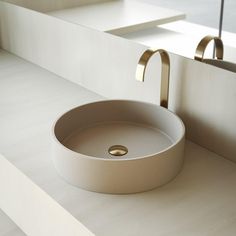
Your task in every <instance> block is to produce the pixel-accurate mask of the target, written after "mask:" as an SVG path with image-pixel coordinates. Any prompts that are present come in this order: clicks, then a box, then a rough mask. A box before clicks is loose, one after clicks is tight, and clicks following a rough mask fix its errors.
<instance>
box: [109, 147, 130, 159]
mask: <svg viewBox="0 0 236 236" xmlns="http://www.w3.org/2000/svg"><path fill="white" fill-rule="evenodd" d="M108 152H109V154H111V155H112V156H116V157H121V156H124V155H125V154H127V153H128V148H127V147H125V146H122V145H113V146H111V147H110V148H109V149H108Z"/></svg>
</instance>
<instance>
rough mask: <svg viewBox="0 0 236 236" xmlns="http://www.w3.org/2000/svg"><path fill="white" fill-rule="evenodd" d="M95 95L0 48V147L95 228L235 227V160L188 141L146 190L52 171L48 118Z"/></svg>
mask: <svg viewBox="0 0 236 236" xmlns="http://www.w3.org/2000/svg"><path fill="white" fill-rule="evenodd" d="M101 99H104V98H103V97H102V96H100V95H97V94H95V93H93V92H91V91H89V90H87V89H85V88H83V87H80V86H78V85H76V84H74V83H71V82H69V81H67V80H65V79H63V78H60V77H58V76H56V75H55V74H52V73H50V72H48V71H46V70H44V69H42V68H40V67H38V66H35V65H33V64H31V63H28V62H26V61H24V60H22V59H20V58H18V57H16V56H14V55H11V54H9V53H7V52H5V51H0V131H1V132H0V140H1V141H0V152H1V153H2V154H3V155H4V157H5V158H6V159H7V160H8V161H9V162H10V163H11V164H13V165H14V167H16V168H17V169H18V170H20V171H21V172H22V173H24V175H26V177H27V178H28V179H30V180H31V181H32V183H33V184H34V185H37V186H38V187H39V188H40V189H42V190H43V191H44V193H45V194H47V195H48V196H50V197H51V198H52V199H53V201H55V202H57V203H59V204H60V205H61V206H62V208H63V209H64V210H65V211H67V212H69V213H70V214H71V215H72V216H74V218H75V219H76V220H78V221H80V222H81V223H82V224H83V225H84V226H85V227H87V228H88V229H89V230H90V231H92V232H93V233H94V234H95V235H97V236H106V235H107V236H108V235H109V236H110V235H112V236H116V235H119V236H120V235H124V236H126V235H127V236H131V235H134V236H137V235H140V236H143V235H163V236H164V235H165V236H167V235H171V236H172V235H181V236H184V235H186V236H187V235H188V236H189V235H199V236H202V235H208V236H209V235H212V236H213V235H214V236H216V235H220V236H222V235H227V236H228V235H232V236H233V235H235V234H236V205H235V198H236V188H235V182H236V165H235V164H234V163H232V162H230V161H228V160H226V159H224V158H222V157H221V156H219V155H217V154H215V153H212V152H210V151H208V150H207V149H204V148H202V147H200V146H198V145H196V144H194V143H192V142H190V141H187V142H186V154H185V164H184V167H183V170H182V172H181V173H180V174H179V175H178V176H177V177H176V178H175V179H174V180H173V181H172V182H170V183H169V184H167V185H165V186H163V187H161V188H158V189H155V190H153V191H149V192H145V193H140V194H131V195H106V194H98V193H92V192H87V191H85V190H81V189H79V188H76V187H73V186H71V185H69V184H67V183H66V182H65V181H64V180H63V179H62V178H61V177H59V176H58V175H57V173H56V171H55V169H54V167H53V165H52V161H51V158H50V155H51V154H50V143H51V127H52V123H53V122H54V120H55V119H56V118H57V117H58V115H60V114H61V113H63V112H64V111H66V110H69V109H70V108H72V107H74V106H77V105H80V104H84V103H88V102H92V101H96V100H101ZM6 182H7V180H6ZM45 211H46V209H45ZM22 214H23V213H22ZM22 217H23V216H22ZM0 232H1V230H0ZM38 235H39V234H38ZM84 235H85V234H84Z"/></svg>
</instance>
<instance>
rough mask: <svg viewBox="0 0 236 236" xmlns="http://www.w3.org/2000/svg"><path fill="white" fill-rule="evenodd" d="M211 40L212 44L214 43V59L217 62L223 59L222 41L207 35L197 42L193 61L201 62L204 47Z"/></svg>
mask: <svg viewBox="0 0 236 236" xmlns="http://www.w3.org/2000/svg"><path fill="white" fill-rule="evenodd" d="M211 40H214V42H215V50H216V58H217V59H218V60H222V59H223V54H224V45H223V42H222V40H221V39H220V38H219V37H215V36H210V35H208V36H206V37H204V38H203V39H202V40H201V41H200V42H199V44H198V46H197V48H196V52H195V57H194V59H195V60H197V61H203V57H204V53H205V50H206V47H207V45H208V44H209V43H210V41H211Z"/></svg>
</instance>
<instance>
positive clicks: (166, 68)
mask: <svg viewBox="0 0 236 236" xmlns="http://www.w3.org/2000/svg"><path fill="white" fill-rule="evenodd" d="M155 53H159V54H160V57H161V63H162V65H161V92H160V105H161V106H162V107H165V108H168V100H169V76H170V58H169V55H168V53H167V51H165V50H163V49H148V50H146V51H145V52H144V53H143V54H142V56H141V57H140V59H139V62H138V65H137V69H136V79H137V80H138V81H141V82H144V77H145V72H146V68H147V64H148V61H149V60H150V58H151V57H152V56H153V55H154V54H155Z"/></svg>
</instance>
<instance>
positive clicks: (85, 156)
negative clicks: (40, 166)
mask: <svg viewBox="0 0 236 236" xmlns="http://www.w3.org/2000/svg"><path fill="white" fill-rule="evenodd" d="M106 102H110V103H112V102H133V103H136V104H138V103H141V104H144V105H148V106H153V107H155V108H158V109H160V110H162V111H164V112H167V113H169V114H170V115H171V116H173V117H174V119H177V120H178V122H179V123H180V125H181V134H180V137H179V138H178V139H177V141H174V142H173V143H172V144H171V145H170V146H168V147H167V148H165V149H163V150H161V151H159V152H155V153H152V154H149V155H144V156H137V157H132V158H128V159H125V158H121V159H117V158H110V159H108V158H104V157H94V156H89V155H86V154H83V153H80V152H76V151H74V150H72V149H70V148H68V147H67V146H65V145H64V144H63V143H62V142H60V141H59V140H58V138H57V136H56V132H55V127H56V125H57V122H58V121H59V120H60V119H61V118H62V117H63V116H64V115H66V114H67V113H69V112H72V111H74V110H76V109H78V108H81V107H85V106H88V105H90V104H98V103H106ZM94 124H95V123H94ZM97 124H99V123H97ZM136 124H141V123H136ZM150 127H151V126H150ZM159 130H160V131H161V132H163V131H162V130H161V129H159ZM185 131H186V129H185V125H184V123H183V121H182V120H181V119H180V117H179V116H177V115H176V114H175V113H174V112H172V111H170V110H169V109H166V108H164V107H162V106H160V105H157V104H154V103H150V102H144V101H139V100H131V99H130V100H129V99H105V100H99V101H94V102H89V103H85V104H82V105H79V106H76V107H74V108H72V109H70V110H68V111H66V112H64V113H62V114H61V115H59V116H58V117H57V119H56V120H55V121H54V123H53V126H52V134H53V135H52V136H53V139H54V141H56V143H57V144H58V145H60V146H61V147H62V148H64V149H65V150H67V151H70V152H72V153H74V154H77V155H78V154H79V155H80V158H85V159H88V158H89V159H91V160H95V161H107V162H114V161H118V162H127V161H135V160H142V159H146V158H150V157H154V156H155V157H156V156H157V155H159V154H161V153H164V152H166V151H168V150H170V149H172V148H173V147H174V146H176V145H177V144H178V143H180V142H181V141H182V139H183V138H184V137H185ZM164 134H165V132H164Z"/></svg>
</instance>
